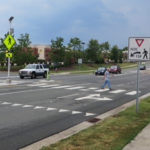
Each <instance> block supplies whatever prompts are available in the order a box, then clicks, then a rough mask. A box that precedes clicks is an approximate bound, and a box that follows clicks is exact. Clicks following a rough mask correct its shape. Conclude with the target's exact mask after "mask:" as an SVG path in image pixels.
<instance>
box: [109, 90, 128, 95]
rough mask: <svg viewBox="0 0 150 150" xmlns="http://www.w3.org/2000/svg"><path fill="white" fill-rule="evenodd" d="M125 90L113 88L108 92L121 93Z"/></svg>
mask: <svg viewBox="0 0 150 150" xmlns="http://www.w3.org/2000/svg"><path fill="white" fill-rule="evenodd" d="M125 91H126V90H114V91H110V93H114V94H117V93H122V92H125Z"/></svg>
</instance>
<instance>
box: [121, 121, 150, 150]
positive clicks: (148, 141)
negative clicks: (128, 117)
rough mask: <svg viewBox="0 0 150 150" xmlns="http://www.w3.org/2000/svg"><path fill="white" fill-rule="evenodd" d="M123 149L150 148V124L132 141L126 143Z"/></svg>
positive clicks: (137, 149) (144, 149)
mask: <svg viewBox="0 0 150 150" xmlns="http://www.w3.org/2000/svg"><path fill="white" fill-rule="evenodd" d="M123 150H150V124H148V125H147V126H146V127H145V128H144V129H143V130H142V131H141V132H140V133H139V134H138V135H137V136H136V137H135V139H134V140H133V141H131V142H130V143H129V144H127V145H126V146H125V147H124V148H123Z"/></svg>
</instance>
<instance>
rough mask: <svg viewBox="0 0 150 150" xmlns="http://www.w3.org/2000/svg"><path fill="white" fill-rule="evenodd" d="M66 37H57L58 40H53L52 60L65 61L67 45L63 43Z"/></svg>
mask: <svg viewBox="0 0 150 150" xmlns="http://www.w3.org/2000/svg"><path fill="white" fill-rule="evenodd" d="M63 42H64V39H63V38H62V37H57V38H56V41H54V40H51V52H50V56H51V61H52V62H56V63H58V62H63V61H64V56H65V46H64V45H63Z"/></svg>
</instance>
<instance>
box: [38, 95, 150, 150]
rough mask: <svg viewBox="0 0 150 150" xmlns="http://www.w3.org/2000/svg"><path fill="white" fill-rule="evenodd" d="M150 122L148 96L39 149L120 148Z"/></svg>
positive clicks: (109, 149)
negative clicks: (115, 113)
mask: <svg viewBox="0 0 150 150" xmlns="http://www.w3.org/2000/svg"><path fill="white" fill-rule="evenodd" d="M149 122H150V97H148V98H146V99H144V100H142V101H140V103H139V113H138V114H136V107H135V105H134V106H131V107H129V108H127V109H126V110H125V111H122V112H120V113H119V114H117V115H115V116H112V117H109V118H107V119H105V120H104V121H101V122H99V123H97V124H95V125H93V126H92V127H90V128H88V129H85V130H83V131H81V132H79V133H77V134H75V135H73V136H71V137H69V138H67V139H64V140H61V141H59V142H58V143H56V144H52V145H50V146H49V147H43V148H42V149H41V150H121V149H122V148H123V147H124V146H125V145H126V144H127V143H129V142H130V141H131V140H132V139H134V137H135V136H136V135H137V134H138V133H139V132H140V131H141V130H142V129H143V128H144V127H145V126H146V125H147V124H148V123H149Z"/></svg>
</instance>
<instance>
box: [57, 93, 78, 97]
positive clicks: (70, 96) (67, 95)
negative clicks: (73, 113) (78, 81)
mask: <svg viewBox="0 0 150 150" xmlns="http://www.w3.org/2000/svg"><path fill="white" fill-rule="evenodd" d="M76 95H79V94H78V93H76V94H71V95H66V96H61V97H57V98H67V97H72V96H76Z"/></svg>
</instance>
